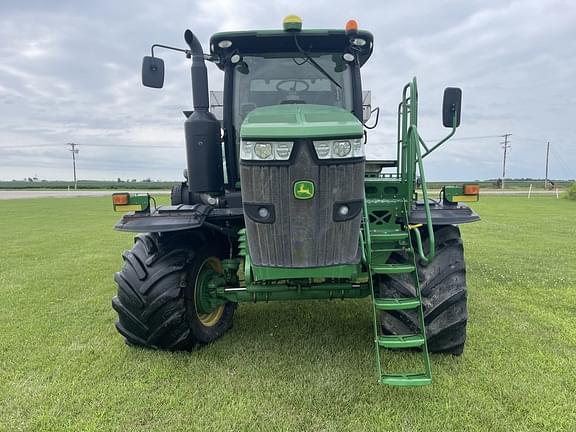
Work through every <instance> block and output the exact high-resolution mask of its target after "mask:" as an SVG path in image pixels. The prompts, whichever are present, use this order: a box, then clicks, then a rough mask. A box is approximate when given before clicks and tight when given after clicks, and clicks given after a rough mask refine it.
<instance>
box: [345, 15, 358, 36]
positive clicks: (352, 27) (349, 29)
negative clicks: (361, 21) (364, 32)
mask: <svg viewBox="0 0 576 432" xmlns="http://www.w3.org/2000/svg"><path fill="white" fill-rule="evenodd" d="M356 33H358V22H357V21H356V20H353V19H351V20H348V22H347V23H346V34H356Z"/></svg>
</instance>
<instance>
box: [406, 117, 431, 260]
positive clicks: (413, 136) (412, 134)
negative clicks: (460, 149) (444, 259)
mask: <svg viewBox="0 0 576 432" xmlns="http://www.w3.org/2000/svg"><path fill="white" fill-rule="evenodd" d="M408 137H409V138H408V139H409V142H410V143H412V144H413V145H414V147H415V149H416V164H417V165H418V172H419V173H420V182H421V183H422V198H424V212H425V213H426V228H427V229H428V245H429V251H428V255H426V254H425V253H424V249H423V247H422V237H421V236H420V231H419V230H418V227H411V228H412V229H413V231H414V234H415V235H416V245H417V246H418V255H420V258H421V259H422V261H424V262H425V263H429V262H430V261H432V260H433V259H434V256H435V255H436V241H435V239H434V227H433V226H432V214H431V212H430V202H429V201H428V187H427V186H426V177H425V176H424V164H423V163H422V153H421V151H420V140H419V134H418V129H417V128H416V126H415V125H411V126H410V128H409V129H408Z"/></svg>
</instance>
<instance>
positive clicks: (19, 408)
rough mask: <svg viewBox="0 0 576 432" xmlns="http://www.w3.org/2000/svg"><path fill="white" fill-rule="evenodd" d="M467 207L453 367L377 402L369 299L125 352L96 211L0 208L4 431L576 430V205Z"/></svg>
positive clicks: (115, 254) (83, 201)
mask: <svg viewBox="0 0 576 432" xmlns="http://www.w3.org/2000/svg"><path fill="white" fill-rule="evenodd" d="M473 205H474V207H475V209H476V210H477V211H478V212H479V213H480V214H481V215H482V217H483V220H482V222H480V223H477V224H471V225H468V226H463V227H462V231H463V237H464V240H465V249H466V257H467V260H468V285H469V289H470V292H469V305H470V310H469V313H470V321H469V340H468V344H467V347H466V351H465V353H464V355H463V356H462V357H460V358H452V357H450V356H441V355H435V356H433V357H432V365H433V371H434V384H433V385H432V386H430V387H425V388H409V389H406V388H404V389H402V388H390V387H383V386H377V385H376V380H375V376H374V358H373V352H372V342H371V341H372V323H371V311H370V303H369V301H368V299H364V300H358V301H347V302H340V301H332V302H329V301H314V302H297V303H289V302H282V303H270V304H243V305H241V306H240V307H239V308H238V310H237V314H236V316H235V325H234V328H233V329H232V330H231V331H230V332H229V333H227V334H226V335H225V336H224V337H223V338H222V339H220V340H218V341H217V342H216V343H214V344H212V345H210V346H208V347H206V348H204V349H202V350H201V351H198V352H194V353H163V352H152V351H147V350H141V349H135V348H130V347H128V346H126V345H125V344H124V343H123V341H122V339H121V338H120V336H119V335H118V334H117V333H116V331H115V329H114V327H113V322H114V320H115V318H116V317H115V313H114V312H113V311H112V309H111V305H110V299H111V297H112V296H113V295H114V292H115V287H114V282H113V279H112V276H113V273H114V272H115V271H117V270H118V269H119V267H120V265H121V258H120V254H121V252H122V250H124V249H127V248H129V247H130V245H131V243H132V236H131V235H129V234H122V233H116V232H114V231H112V229H111V227H112V225H113V224H114V222H115V221H116V219H117V215H115V214H113V213H112V212H111V210H110V204H109V198H78V199H66V200H54V199H35V200H18V201H15V200H14V201H9V200H8V201H0V216H1V217H0V236H1V243H2V247H1V248H0V296H1V298H2V302H0V328H1V329H2V331H1V332H0V347H2V352H1V354H0V430H1V431H4V430H8V431H11V430H57V431H64V430H70V431H78V430H97V429H99V430H118V431H127V430H149V431H158V430H218V431H226V430H249V431H257V430H262V431H274V430H314V431H318V430H322V431H336V430H350V431H364V430H366V431H384V430H385V431H392V430H404V431H419V430H430V431H440V430H442V431H444V430H446V431H488V430H489V431H510V430H535V431H540V430H546V431H549V430H550V431H552V430H566V431H573V430H576V411H575V410H574V395H575V394H576V381H575V380H574V370H576V314H575V311H576V266H575V265H574V249H573V240H574V238H576V225H574V224H573V223H571V221H572V219H573V217H574V214H576V202H572V201H568V200H562V199H560V200H556V199H555V198H553V197H535V198H533V199H530V200H528V199H526V198H524V197H498V196H487V197H483V198H482V199H481V201H480V202H478V203H475V204H473ZM415 358H417V355H416V354H414V353H405V354H397V353H394V354H390V356H389V361H390V366H392V367H396V368H401V366H402V365H403V364H405V362H411V361H412V360H414V359H415Z"/></svg>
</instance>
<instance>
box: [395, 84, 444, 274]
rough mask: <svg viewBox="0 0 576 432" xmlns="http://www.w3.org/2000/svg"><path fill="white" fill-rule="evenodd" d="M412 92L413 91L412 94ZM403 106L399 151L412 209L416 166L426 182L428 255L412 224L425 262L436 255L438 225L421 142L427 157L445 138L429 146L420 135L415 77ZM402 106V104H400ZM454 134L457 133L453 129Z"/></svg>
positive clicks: (425, 207) (407, 88)
mask: <svg viewBox="0 0 576 432" xmlns="http://www.w3.org/2000/svg"><path fill="white" fill-rule="evenodd" d="M408 91H409V93H408ZM400 105H401V109H399V114H401V119H400V118H399V121H398V126H399V129H400V128H401V130H402V131H401V132H402V134H401V137H399V140H398V141H399V143H401V149H402V152H401V154H399V155H398V156H399V158H400V159H401V164H399V165H400V166H401V171H402V177H403V181H404V182H406V186H407V191H408V200H407V203H408V208H407V209H406V211H408V209H409V208H411V206H412V200H413V196H414V193H415V190H414V186H415V183H416V168H418V173H419V174H420V180H421V182H422V196H423V198H424V212H425V214H426V226H427V229H428V244H429V246H430V248H429V251H428V255H426V254H425V253H424V249H423V246H422V237H421V235H420V231H419V230H418V227H417V226H414V227H409V228H412V229H414V233H415V236H416V245H417V248H418V255H419V256H420V258H421V259H422V261H424V262H425V263H428V262H430V261H431V260H432V259H433V258H434V256H435V254H436V250H435V246H436V245H435V239H434V228H433V226H432V215H431V212H430V203H429V200H428V188H427V186H426V177H425V175H424V164H423V163H422V159H423V157H422V152H421V150H420V145H421V144H422V145H424V148H425V149H426V153H425V154H424V156H426V155H427V154H429V153H430V152H431V151H432V150H434V149H435V148H436V147H438V146H439V145H440V144H442V143H443V142H444V141H445V140H446V139H448V138H449V137H450V136H451V135H449V136H448V137H447V138H446V139H445V140H442V141H441V142H440V143H438V144H437V145H435V146H434V147H432V148H431V149H428V147H427V146H426V144H425V143H424V141H423V140H422V138H420V135H419V134H418V90H417V84H416V78H413V79H412V81H411V82H409V83H408V84H406V85H405V86H404V89H403V90H402V102H401V104H400ZM399 108H400V107H399ZM452 134H453V132H452Z"/></svg>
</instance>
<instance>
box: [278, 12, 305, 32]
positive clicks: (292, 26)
mask: <svg viewBox="0 0 576 432" xmlns="http://www.w3.org/2000/svg"><path fill="white" fill-rule="evenodd" d="M282 26H283V27H284V30H287V31H300V30H302V18H300V17H299V16H298V15H288V16H287V17H286V18H284V21H282Z"/></svg>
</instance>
